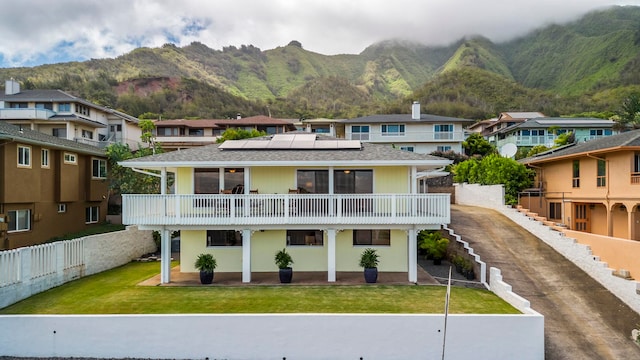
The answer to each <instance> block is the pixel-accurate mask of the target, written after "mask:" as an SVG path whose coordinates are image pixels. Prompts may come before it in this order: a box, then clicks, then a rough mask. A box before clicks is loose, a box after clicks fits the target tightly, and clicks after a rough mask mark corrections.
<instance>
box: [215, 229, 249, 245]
mask: <svg viewBox="0 0 640 360" xmlns="http://www.w3.org/2000/svg"><path fill="white" fill-rule="evenodd" d="M207 246H242V232H240V231H235V230H207Z"/></svg>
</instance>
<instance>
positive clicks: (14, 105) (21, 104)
mask: <svg viewBox="0 0 640 360" xmlns="http://www.w3.org/2000/svg"><path fill="white" fill-rule="evenodd" d="M28 107H29V103H26V102H14V103H11V106H10V108H11V109H26V108H28Z"/></svg>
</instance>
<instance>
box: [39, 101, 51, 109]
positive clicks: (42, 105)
mask: <svg viewBox="0 0 640 360" xmlns="http://www.w3.org/2000/svg"><path fill="white" fill-rule="evenodd" d="M36 109H47V110H53V103H40V102H38V103H36Z"/></svg>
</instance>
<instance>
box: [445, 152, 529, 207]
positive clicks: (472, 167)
mask: <svg viewBox="0 0 640 360" xmlns="http://www.w3.org/2000/svg"><path fill="white" fill-rule="evenodd" d="M453 173H454V177H453V180H454V181H455V182H467V183H475V184H482V185H495V184H504V192H505V203H507V204H511V205H515V204H517V202H518V193H519V192H520V191H522V190H523V189H526V188H528V187H531V184H532V182H533V175H534V173H533V171H532V170H530V169H527V168H526V167H525V166H524V165H523V164H520V163H519V162H517V161H515V160H513V159H509V158H505V157H502V156H500V155H498V154H490V155H487V156H485V157H484V158H482V160H477V159H470V160H467V161H463V162H461V163H460V164H458V165H456V166H454V168H453Z"/></svg>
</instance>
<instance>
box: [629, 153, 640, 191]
mask: <svg viewBox="0 0 640 360" xmlns="http://www.w3.org/2000/svg"><path fill="white" fill-rule="evenodd" d="M631 168H632V170H631V171H632V172H631V183H632V184H640V153H635V154H634V155H633V166H632V167H631Z"/></svg>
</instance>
